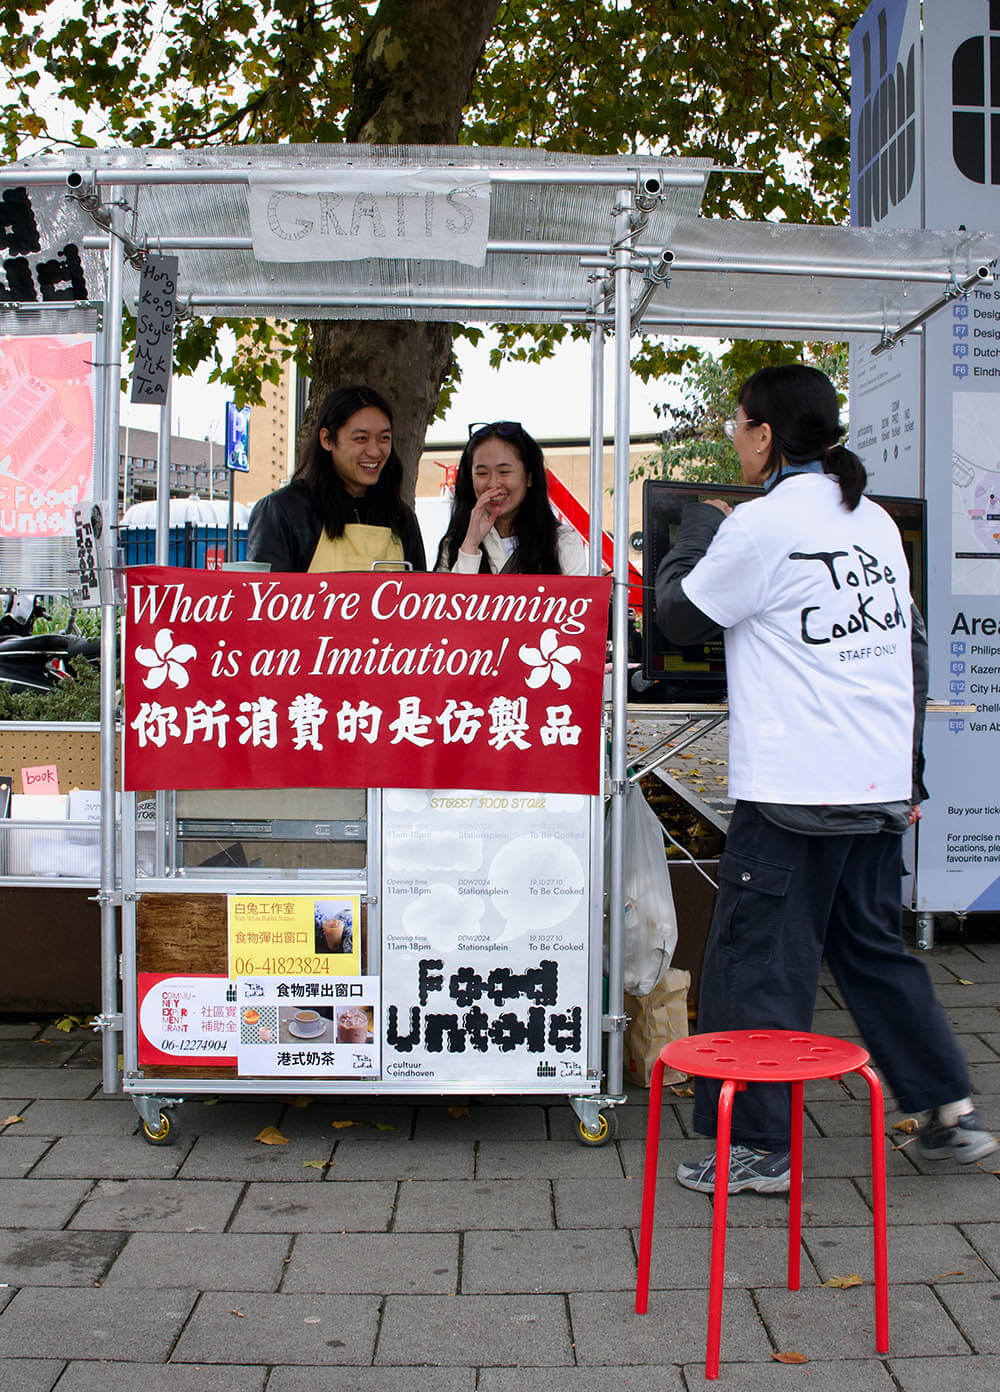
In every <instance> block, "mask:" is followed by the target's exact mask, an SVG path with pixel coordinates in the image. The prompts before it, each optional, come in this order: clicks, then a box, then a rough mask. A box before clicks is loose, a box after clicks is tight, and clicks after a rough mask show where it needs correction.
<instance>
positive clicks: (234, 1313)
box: [229, 1310, 246, 1319]
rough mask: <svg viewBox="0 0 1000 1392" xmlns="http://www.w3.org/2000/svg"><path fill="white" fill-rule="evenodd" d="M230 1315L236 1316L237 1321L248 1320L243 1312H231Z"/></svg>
mask: <svg viewBox="0 0 1000 1392" xmlns="http://www.w3.org/2000/svg"><path fill="white" fill-rule="evenodd" d="M229 1313H230V1314H231V1315H235V1316H236V1318H237V1319H246V1315H245V1314H244V1313H243V1311H242V1310H230V1311H229Z"/></svg>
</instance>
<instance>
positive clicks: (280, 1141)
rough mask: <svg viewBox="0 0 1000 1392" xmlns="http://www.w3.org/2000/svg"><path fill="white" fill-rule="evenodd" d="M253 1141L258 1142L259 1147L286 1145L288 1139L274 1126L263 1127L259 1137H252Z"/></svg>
mask: <svg viewBox="0 0 1000 1392" xmlns="http://www.w3.org/2000/svg"><path fill="white" fill-rule="evenodd" d="M254 1140H255V1141H260V1143H261V1145H287V1144H288V1137H287V1136H283V1135H282V1134H281V1132H280V1131H279V1130H278V1128H277V1127H276V1126H265V1127H264V1129H263V1131H262V1132H261V1133H260V1135H259V1136H254Z"/></svg>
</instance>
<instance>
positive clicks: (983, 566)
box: [951, 392, 1000, 595]
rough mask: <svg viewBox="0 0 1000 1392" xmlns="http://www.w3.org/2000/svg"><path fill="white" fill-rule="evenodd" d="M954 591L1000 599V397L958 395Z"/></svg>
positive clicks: (954, 453)
mask: <svg viewBox="0 0 1000 1392" xmlns="http://www.w3.org/2000/svg"><path fill="white" fill-rule="evenodd" d="M952 400H953V415H952V455H951V481H952V490H951V498H952V505H951V535H952V563H951V587H952V591H953V592H954V593H955V594H981V595H988V594H1000V392H955V393H954V396H953V398H952Z"/></svg>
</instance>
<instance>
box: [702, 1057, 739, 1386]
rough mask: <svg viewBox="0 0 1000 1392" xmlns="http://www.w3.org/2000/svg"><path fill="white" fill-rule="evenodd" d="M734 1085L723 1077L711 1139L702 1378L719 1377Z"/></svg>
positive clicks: (730, 1080)
mask: <svg viewBox="0 0 1000 1392" xmlns="http://www.w3.org/2000/svg"><path fill="white" fill-rule="evenodd" d="M736 1091H737V1084H736V1083H735V1082H734V1081H733V1080H732V1078H727V1079H726V1081H725V1082H724V1083H723V1084H722V1090H721V1092H720V1093H719V1110H718V1121H717V1126H716V1136H715V1193H714V1195H713V1196H712V1262H711V1268H710V1270H709V1273H708V1344H707V1346H706V1349H705V1376H706V1378H710V1379H715V1378H717V1377H718V1376H719V1344H720V1342H721V1339H722V1291H723V1286H724V1285H725V1279H726V1215H727V1213H728V1210H729V1150H730V1145H729V1138H730V1135H731V1132H732V1121H733V1096H734V1094H735V1093H736Z"/></svg>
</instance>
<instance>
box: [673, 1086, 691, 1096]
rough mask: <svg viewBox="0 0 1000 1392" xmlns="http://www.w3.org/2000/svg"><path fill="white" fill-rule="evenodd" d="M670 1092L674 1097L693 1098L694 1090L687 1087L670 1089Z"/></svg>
mask: <svg viewBox="0 0 1000 1392" xmlns="http://www.w3.org/2000/svg"><path fill="white" fill-rule="evenodd" d="M670 1091H671V1092H672V1093H673V1094H674V1096H675V1097H693V1096H694V1088H689V1087H672V1088H671V1089H670Z"/></svg>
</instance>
